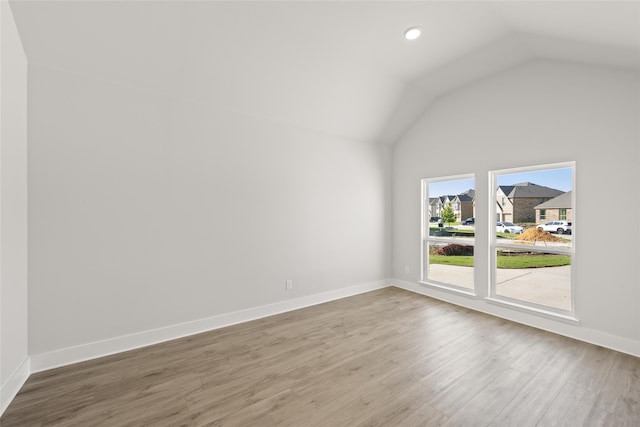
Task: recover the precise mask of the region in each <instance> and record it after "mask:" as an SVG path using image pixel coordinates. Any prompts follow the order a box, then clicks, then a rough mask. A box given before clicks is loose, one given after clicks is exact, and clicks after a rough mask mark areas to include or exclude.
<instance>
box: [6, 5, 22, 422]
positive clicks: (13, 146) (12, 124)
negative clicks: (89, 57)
mask: <svg viewBox="0 0 640 427" xmlns="http://www.w3.org/2000/svg"><path fill="white" fill-rule="evenodd" d="M0 15H1V16H0V20H1V28H2V34H1V38H2V42H1V44H2V46H1V49H0V50H1V52H2V58H1V63H2V66H1V71H0V80H1V85H0V100H1V103H2V104H1V114H0V116H1V122H0V128H1V129H2V130H1V139H0V171H1V174H0V184H1V186H0V204H1V209H0V241H1V244H0V384H1V385H2V389H1V393H0V414H1V413H2V412H3V411H4V409H5V408H6V406H7V405H8V404H9V402H10V401H11V399H12V398H13V396H14V395H15V394H16V393H17V391H18V390H19V388H20V387H21V386H22V384H23V383H24V381H25V380H26V378H27V376H28V375H29V366H28V358H27V60H26V57H25V55H24V51H23V50H22V44H21V42H20V38H19V36H18V32H17V30H16V27H15V23H14V21H13V15H12V13H11V9H10V7H9V4H8V3H7V2H5V1H2V2H0Z"/></svg>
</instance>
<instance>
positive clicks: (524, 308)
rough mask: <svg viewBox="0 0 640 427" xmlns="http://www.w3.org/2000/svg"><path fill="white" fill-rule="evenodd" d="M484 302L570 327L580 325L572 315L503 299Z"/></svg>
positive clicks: (490, 299)
mask: <svg viewBox="0 0 640 427" xmlns="http://www.w3.org/2000/svg"><path fill="white" fill-rule="evenodd" d="M485 300H486V301H487V302H489V303H491V304H496V305H501V306H503V307H508V308H513V309H517V310H519V311H521V312H524V313H532V314H538V315H541V316H544V317H548V318H550V319H554V320H560V321H563V322H566V323H570V324H572V325H578V324H580V320H579V319H578V318H576V317H575V316H574V315H573V314H564V313H558V312H555V311H551V310H545V309H543V308H538V307H532V306H529V305H526V304H519V303H517V302H513V301H508V300H503V299H499V298H494V297H486V298H485Z"/></svg>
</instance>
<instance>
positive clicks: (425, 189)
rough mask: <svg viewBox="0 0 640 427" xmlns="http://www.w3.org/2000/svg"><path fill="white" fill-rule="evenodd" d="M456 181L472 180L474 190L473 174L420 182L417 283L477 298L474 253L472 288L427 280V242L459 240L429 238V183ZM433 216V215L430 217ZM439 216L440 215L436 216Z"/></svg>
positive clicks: (474, 242) (475, 259) (427, 179)
mask: <svg viewBox="0 0 640 427" xmlns="http://www.w3.org/2000/svg"><path fill="white" fill-rule="evenodd" d="M458 179H473V189H474V190H475V188H476V176H475V174H473V173H469V174H462V175H453V176H445V177H437V178H424V179H422V180H421V185H422V191H421V195H422V201H421V203H420V206H421V208H422V213H421V215H420V222H421V241H422V243H421V249H420V280H419V281H418V283H420V284H421V285H424V286H428V287H434V288H437V289H444V290H447V291H452V292H456V293H460V294H464V295H469V296H474V297H475V296H477V295H476V290H475V288H476V281H475V268H476V263H477V258H476V251H474V254H473V271H474V274H473V287H472V288H471V289H469V288H466V287H463V286H457V285H453V284H450V283H444V282H438V281H435V280H430V279H429V278H428V274H427V272H428V268H429V256H428V255H429V242H439V243H455V244H460V240H459V239H458V240H456V238H452V237H437V236H429V226H428V225H427V224H428V223H429V221H428V217H427V215H428V207H429V183H432V182H442V181H455V180H458ZM432 216H433V215H432ZM437 216H440V215H437ZM475 245H476V239H475V236H474V241H473V246H474V248H475ZM465 268H468V267H465Z"/></svg>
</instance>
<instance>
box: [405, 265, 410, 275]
mask: <svg viewBox="0 0 640 427" xmlns="http://www.w3.org/2000/svg"><path fill="white" fill-rule="evenodd" d="M404 272H405V273H406V274H409V273H411V270H410V269H409V266H408V265H405V266H404Z"/></svg>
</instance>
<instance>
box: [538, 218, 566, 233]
mask: <svg viewBox="0 0 640 427" xmlns="http://www.w3.org/2000/svg"><path fill="white" fill-rule="evenodd" d="M536 228H537V229H538V230H542V231H548V232H549V233H558V234H571V228H572V227H571V221H550V222H547V223H546V224H538V225H536Z"/></svg>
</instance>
